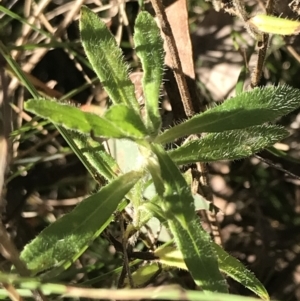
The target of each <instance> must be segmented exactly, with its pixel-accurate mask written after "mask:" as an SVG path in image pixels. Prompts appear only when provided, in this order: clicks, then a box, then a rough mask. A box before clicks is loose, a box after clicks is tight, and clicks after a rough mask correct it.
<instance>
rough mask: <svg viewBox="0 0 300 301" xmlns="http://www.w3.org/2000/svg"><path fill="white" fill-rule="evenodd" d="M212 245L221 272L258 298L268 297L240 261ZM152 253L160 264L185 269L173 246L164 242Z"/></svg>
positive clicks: (266, 298) (179, 253)
mask: <svg viewBox="0 0 300 301" xmlns="http://www.w3.org/2000/svg"><path fill="white" fill-rule="evenodd" d="M212 246H213V248H214V250H215V252H216V254H217V257H218V262H219V268H220V270H221V271H222V272H223V273H225V274H226V275H228V276H229V277H231V278H233V279H234V280H236V281H237V282H239V283H241V284H242V285H244V286H245V287H246V288H248V289H249V290H251V291H253V292H254V293H255V294H257V295H258V296H259V297H260V298H262V299H264V300H269V299H270V297H269V295H268V292H267V291H266V289H265V287H264V286H263V285H262V283H261V282H260V281H259V280H258V279H257V278H256V277H255V275H254V274H253V273H252V272H250V271H249V270H248V269H247V268H246V267H245V266H244V265H243V264H242V263H241V262H240V261H238V260H237V259H236V258H234V257H233V256H231V255H229V254H228V253H227V252H226V251H225V250H223V249H222V248H221V247H220V246H219V245H217V244H215V243H213V244H212ZM154 255H155V256H157V257H158V258H159V259H158V260H159V262H160V263H162V264H165V265H167V266H172V267H175V268H179V269H184V270H186V269H187V267H186V264H185V263H184V260H183V256H182V253H181V252H180V251H179V250H178V249H177V248H176V247H175V246H171V245H169V244H165V245H163V246H161V247H159V248H158V249H157V250H155V251H154Z"/></svg>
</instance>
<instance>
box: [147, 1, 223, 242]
mask: <svg viewBox="0 0 300 301" xmlns="http://www.w3.org/2000/svg"><path fill="white" fill-rule="evenodd" d="M151 3H152V6H153V8H154V11H155V13H156V16H157V18H158V20H159V23H160V26H161V30H162V32H163V33H164V37H165V41H166V44H167V47H168V50H169V53H170V57H171V60H172V64H173V66H171V67H172V69H173V72H174V76H175V79H176V82H177V85H178V89H179V93H180V95H181V99H182V103H183V107H184V111H185V114H186V116H187V117H188V118H189V117H192V116H193V115H194V114H195V110H194V107H193V103H192V101H191V97H190V93H189V90H188V86H187V82H186V79H185V76H184V73H183V71H182V66H181V61H180V58H179V54H178V50H177V47H176V42H175V39H174V36H173V33H172V29H171V27H170V24H169V22H168V19H167V15H166V13H165V10H164V7H163V4H162V2H161V1H160V0H151ZM198 138H199V137H197V139H198ZM192 139H193V138H192ZM197 169H198V171H199V174H200V175H201V176H200V177H199V178H197V179H196V180H198V181H199V184H200V185H199V189H200V186H202V187H204V186H205V188H206V189H202V191H203V193H205V192H206V191H207V190H209V189H210V187H209V179H208V173H207V169H206V165H205V163H201V162H199V163H198V164H197ZM203 196H204V197H205V198H206V199H207V200H208V201H211V202H213V197H212V193H210V194H204V195H203ZM207 216H208V221H209V222H210V225H211V230H212V233H213V234H215V233H214V229H215V228H214V226H213V225H214V224H217V218H216V214H215V213H210V212H209V213H208V214H207ZM215 231H217V235H216V236H214V239H215V240H216V243H219V244H221V243H222V241H221V239H218V238H217V237H221V235H220V231H219V227H217V230H216V229H215Z"/></svg>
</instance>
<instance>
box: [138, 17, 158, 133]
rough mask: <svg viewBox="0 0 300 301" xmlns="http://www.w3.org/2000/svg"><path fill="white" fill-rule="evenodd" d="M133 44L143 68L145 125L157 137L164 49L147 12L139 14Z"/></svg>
mask: <svg viewBox="0 0 300 301" xmlns="http://www.w3.org/2000/svg"><path fill="white" fill-rule="evenodd" d="M134 32H135V33H134V37H133V38H134V44H135V47H136V48H135V50H136V53H137V55H138V57H139V58H140V60H141V63H142V67H143V71H144V74H143V81H142V85H143V91H144V97H145V105H146V125H147V127H148V128H149V130H150V132H151V133H152V134H153V135H157V134H158V132H159V130H160V126H161V118H160V114H159V107H158V100H159V93H160V86H161V83H162V78H163V66H164V48H163V40H162V38H161V36H160V30H159V28H158V27H157V25H156V22H155V20H154V18H153V17H152V16H151V15H150V14H149V13H148V12H141V13H139V15H138V17H137V19H136V21H135V26H134Z"/></svg>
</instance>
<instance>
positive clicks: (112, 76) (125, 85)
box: [79, 6, 139, 112]
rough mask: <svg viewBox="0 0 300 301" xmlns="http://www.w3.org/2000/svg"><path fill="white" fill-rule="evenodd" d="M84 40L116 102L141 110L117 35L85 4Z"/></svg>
mask: <svg viewBox="0 0 300 301" xmlns="http://www.w3.org/2000/svg"><path fill="white" fill-rule="evenodd" d="M79 27H80V33H81V41H82V45H83V47H84V50H85V52H86V55H87V57H88V59H89V61H90V63H91V65H92V66H93V69H94V71H95V72H96V74H97V75H98V77H99V79H100V81H101V82H102V84H103V86H104V88H105V90H106V92H107V93H108V95H109V97H110V98H111V99H112V101H113V102H114V103H118V104H126V105H128V106H130V107H132V108H134V109H135V110H136V112H138V111H139V104H138V102H137V100H136V97H135V93H134V86H133V84H132V82H131V81H130V79H129V77H128V66H127V65H126V64H125V62H124V59H123V54H122V51H121V49H120V48H119V46H118V45H117V42H116V40H115V38H114V36H113V35H112V34H111V32H110V31H109V30H108V28H107V27H106V25H105V23H104V22H102V21H101V20H100V19H99V18H98V16H97V15H96V14H95V13H93V12H92V11H91V10H90V9H88V8H87V7H85V6H83V7H82V8H81V17H80V21H79Z"/></svg>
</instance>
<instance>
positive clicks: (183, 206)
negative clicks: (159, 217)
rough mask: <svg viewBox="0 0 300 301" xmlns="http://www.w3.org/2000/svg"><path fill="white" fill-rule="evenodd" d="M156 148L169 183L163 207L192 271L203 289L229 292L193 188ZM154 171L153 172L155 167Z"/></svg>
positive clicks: (161, 204)
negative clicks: (205, 228)
mask: <svg viewBox="0 0 300 301" xmlns="http://www.w3.org/2000/svg"><path fill="white" fill-rule="evenodd" d="M152 150H153V152H154V153H155V154H156V156H157V158H158V163H159V167H160V172H161V178H162V180H163V182H164V186H165V190H164V193H163V195H160V198H161V202H160V207H161V210H162V213H163V214H164V216H165V218H166V220H167V222H168V225H169V227H170V230H171V232H172V234H173V236H174V239H175V242H176V244H177V246H178V248H179V250H180V251H181V253H182V254H183V258H184V261H185V263H186V265H187V267H188V270H189V271H190V273H191V275H192V277H193V279H194V281H195V282H196V283H197V285H199V286H201V288H202V289H203V291H205V292H223V293H225V292H228V290H227V284H226V281H225V280H224V278H223V277H222V275H221V273H220V271H219V267H218V262H217V257H216V255H215V253H214V250H213V248H212V242H211V239H210V237H209V235H208V233H206V232H205V231H204V230H203V228H202V226H201V224H200V221H199V219H198V218H197V217H196V214H195V207H194V199H193V197H192V195H191V191H190V187H189V186H188V185H187V183H186V181H185V179H184V177H183V176H182V174H181V172H180V171H179V169H178V168H177V166H176V165H175V164H174V163H173V161H172V160H171V159H170V157H169V156H168V155H167V153H166V152H165V151H164V150H163V149H162V148H161V147H159V146H157V145H153V146H152ZM150 172H151V173H152V174H153V173H154V172H155V171H154V168H152V169H151V170H150ZM157 172H159V169H158V171H157ZM154 183H155V181H154Z"/></svg>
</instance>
